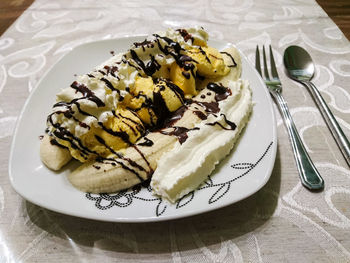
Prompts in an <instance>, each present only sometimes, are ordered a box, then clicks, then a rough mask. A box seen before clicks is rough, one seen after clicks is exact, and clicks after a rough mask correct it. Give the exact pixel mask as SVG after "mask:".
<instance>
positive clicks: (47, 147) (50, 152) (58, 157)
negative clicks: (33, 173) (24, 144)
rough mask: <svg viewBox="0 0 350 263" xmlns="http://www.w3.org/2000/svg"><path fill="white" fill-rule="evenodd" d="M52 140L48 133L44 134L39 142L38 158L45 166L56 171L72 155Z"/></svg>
mask: <svg viewBox="0 0 350 263" xmlns="http://www.w3.org/2000/svg"><path fill="white" fill-rule="evenodd" d="M53 142H54V141H52V138H51V137H50V136H49V135H47V134H45V135H44V137H43V138H42V140H41V143H40V158H41V160H42V161H43V163H44V164H45V165H46V166H47V167H49V168H50V169H52V170H54V171H58V170H59V169H61V168H62V167H63V166H64V165H65V164H66V163H68V162H69V161H70V160H71V159H72V156H71V155H70V153H69V150H68V149H67V148H63V147H62V146H58V145H56V144H54V143H53Z"/></svg>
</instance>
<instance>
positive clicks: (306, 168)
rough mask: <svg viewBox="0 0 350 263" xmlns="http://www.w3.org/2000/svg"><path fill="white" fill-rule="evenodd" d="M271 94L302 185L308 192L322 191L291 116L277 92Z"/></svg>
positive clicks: (315, 171)
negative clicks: (284, 125)
mask: <svg viewBox="0 0 350 263" xmlns="http://www.w3.org/2000/svg"><path fill="white" fill-rule="evenodd" d="M271 94H272V95H273V96H274V98H275V100H276V101H277V105H278V106H279V108H280V111H281V113H282V116H283V118H284V122H285V124H286V126H287V130H288V134H289V138H290V140H291V143H292V148H293V153H294V158H295V161H296V164H297V168H298V171H299V175H300V179H301V182H302V184H303V185H304V186H305V187H306V188H308V189H310V190H319V189H322V188H323V187H324V181H323V179H322V177H321V175H320V174H319V172H318V171H317V169H316V167H315V165H314V164H313V162H312V160H311V158H310V156H309V154H308V153H307V151H306V149H305V147H304V144H303V142H302V140H301V139H300V137H299V133H298V130H297V129H296V127H295V124H294V122H293V119H292V116H291V115H290V112H289V109H288V106H287V103H286V101H285V100H284V98H283V96H282V95H281V93H279V92H275V91H272V92H271Z"/></svg>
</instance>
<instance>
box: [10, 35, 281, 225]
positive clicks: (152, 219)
mask: <svg viewBox="0 0 350 263" xmlns="http://www.w3.org/2000/svg"><path fill="white" fill-rule="evenodd" d="M141 37H142V38H144V37H147V35H144V34H135V35H125V36H122V37H117V38H111V39H101V40H95V41H88V42H85V43H82V44H80V45H77V46H75V47H73V48H72V49H71V50H69V51H68V52H66V53H65V54H64V55H63V56H61V57H60V58H59V59H58V60H57V61H56V62H55V63H54V64H52V65H51V66H50V67H49V68H48V69H47V71H46V72H45V73H44V74H43V75H42V77H41V78H40V80H39V81H38V83H37V84H36V86H35V87H34V88H33V89H32V90H31V92H30V94H29V95H28V97H27V99H26V101H25V103H24V104H23V106H22V109H21V111H20V113H19V115H18V117H17V120H16V125H15V129H14V133H13V137H12V141H11V146H10V147H11V148H10V154H9V161H8V174H9V178H10V183H11V185H12V187H13V188H14V190H15V191H16V192H17V193H18V194H19V195H20V196H21V197H22V198H24V199H25V200H27V201H29V202H31V203H33V204H35V205H38V206H41V207H43V208H45V209H48V210H50V211H54V212H58V213H61V214H65V215H69V216H74V217H78V218H85V219H92V220H97V221H105V222H116V223H117V222H118V223H145V222H160V221H169V220H176V219H180V218H186V217H191V216H194V215H199V214H205V213H208V212H211V211H215V210H217V209H220V208H223V207H226V206H229V205H233V204H235V203H237V202H239V201H241V200H243V199H246V198H248V197H249V196H252V195H254V194H255V193H256V192H258V191H259V190H260V189H261V188H262V187H263V186H264V185H266V183H267V182H268V180H269V179H270V177H271V174H272V171H273V168H274V164H275V162H276V155H277V144H278V141H277V123H276V116H275V111H274V108H273V103H272V98H271V97H270V94H269V92H268V90H267V88H266V86H265V83H264V82H263V80H262V78H261V76H260V75H259V74H258V72H257V70H256V69H255V67H254V66H253V65H252V64H251V62H250V61H249V59H248V58H247V56H246V55H245V54H244V53H243V52H242V51H241V50H240V49H239V48H237V46H236V45H235V44H233V43H231V42H228V41H226V40H219V39H211V40H209V41H208V42H209V43H210V42H216V43H219V44H223V45H232V46H234V47H235V48H237V50H238V51H239V53H240V55H241V57H243V58H244V59H245V60H246V62H247V63H248V65H249V67H250V68H251V69H253V71H254V72H255V74H256V76H257V77H258V79H259V82H260V84H261V86H263V87H264V89H263V90H264V93H265V95H266V97H267V98H269V99H268V104H269V108H270V111H271V113H272V116H271V117H272V123H273V126H272V146H271V163H270V165H269V166H268V169H267V170H266V172H265V175H266V176H265V177H264V180H261V181H260V184H259V186H258V187H256V188H255V189H254V191H252V192H250V193H248V194H245V195H242V196H240V198H238V199H236V200H235V201H234V202H228V203H222V204H219V205H217V206H215V207H211V208H210V209H202V210H201V211H196V210H194V211H188V212H184V213H179V214H176V215H164V216H152V217H148V216H147V217H144V216H140V217H137V218H125V217H122V218H110V217H108V218H101V217H98V216H94V215H89V216H83V215H81V214H79V213H78V212H75V211H74V212H73V213H71V212H67V211H64V210H61V209H57V208H52V207H48V206H47V205H45V202H40V201H37V200H33V199H32V198H31V197H30V196H27V195H25V194H23V193H21V191H20V190H19V189H18V188H17V185H16V183H15V180H14V176H13V171H12V167H13V155H14V148H15V144H16V139H17V136H18V132H19V126H20V123H21V122H22V119H23V115H24V113H25V111H26V109H27V107H28V104H29V102H30V101H31V99H32V97H33V96H34V94H35V93H36V92H37V89H38V87H39V86H40V85H41V83H42V81H43V80H44V79H45V78H46V77H47V75H48V74H49V73H50V72H51V70H52V68H54V67H55V66H56V65H57V64H58V63H60V62H61V61H62V60H63V59H64V58H65V57H66V56H67V55H68V54H70V53H71V52H74V50H76V49H78V48H81V47H83V46H88V45H90V44H97V43H100V42H110V41H120V40H128V39H129V40H130V43H131V41H135V38H141ZM77 191H78V190H77Z"/></svg>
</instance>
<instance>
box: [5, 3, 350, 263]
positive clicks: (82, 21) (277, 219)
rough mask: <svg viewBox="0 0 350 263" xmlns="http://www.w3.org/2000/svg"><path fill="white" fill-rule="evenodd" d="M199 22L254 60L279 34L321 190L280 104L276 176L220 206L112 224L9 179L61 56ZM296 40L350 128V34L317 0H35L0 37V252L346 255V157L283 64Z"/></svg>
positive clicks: (28, 258)
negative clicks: (52, 207)
mask: <svg viewBox="0 0 350 263" xmlns="http://www.w3.org/2000/svg"><path fill="white" fill-rule="evenodd" d="M193 25H201V26H203V27H204V28H205V29H207V30H208V32H209V34H210V37H211V38H215V39H223V40H226V41H230V42H233V43H235V44H236V45H237V46H238V48H239V49H240V50H241V51H242V52H243V53H245V55H247V56H248V58H249V59H250V60H251V62H252V63H253V61H254V52H255V47H256V45H257V44H260V45H263V44H265V45H266V44H272V46H273V47H274V49H275V51H276V52H275V57H276V60H277V64H278V68H279V74H280V76H281V78H282V81H283V84H284V87H285V89H284V91H283V93H284V95H285V98H286V100H287V101H288V104H289V107H290V109H291V112H292V115H293V118H294V120H295V123H296V126H297V128H298V130H299V132H300V134H301V136H302V138H303V140H304V142H305V144H306V147H307V149H308V151H309V152H310V155H311V157H312V159H313V161H314V163H315V165H316V167H317V168H318V170H319V171H320V173H321V174H322V176H323V177H324V179H325V182H326V187H325V189H324V191H322V192H319V193H310V192H309V191H308V190H306V189H305V188H304V187H302V186H301V184H300V182H299V178H298V175H297V169H296V166H295V163H294V159H293V155H292V149H291V145H290V143H289V141H288V137H287V133H286V129H285V127H284V124H283V122H282V119H281V117H280V115H279V113H278V111H277V108H275V110H276V116H277V125H278V126H277V127H278V143H279V145H278V152H277V158H276V162H275V166H274V170H273V173H272V176H271V179H270V180H269V182H268V183H267V184H266V186H264V187H263V188H262V189H261V190H260V191H259V192H258V193H256V194H254V195H253V196H251V197H249V198H247V199H245V200H243V201H241V202H239V203H236V204H233V205H231V206H229V207H226V208H223V209H219V210H217V211H213V212H210V213H206V214H203V215H198V216H193V217H190V218H184V219H180V220H174V221H168V222H161V223H147V224H118V223H105V222H97V221H92V220H86V219H80V218H75V217H71V216H67V215H63V214H59V213H55V212H51V211H49V210H46V209H43V208H41V207H39V206H36V205H34V204H32V203H30V202H28V201H25V200H24V199H22V198H21V197H20V196H19V195H18V194H17V193H16V192H15V191H14V190H13V188H12V187H11V184H10V181H9V177H8V159H9V151H10V144H11V140H12V135H13V131H14V126H15V123H16V119H17V117H18V115H19V113H20V110H21V108H22V106H23V105H24V102H25V100H26V98H27V97H28V95H29V93H30V92H31V90H32V89H33V88H34V87H35V86H36V84H37V83H38V81H39V79H40V78H41V77H42V76H43V75H44V74H45V72H47V71H48V69H49V68H50V67H51V66H52V65H53V64H54V63H55V62H57V61H58V59H59V58H61V57H62V56H63V55H64V54H66V53H68V52H69V51H70V50H72V48H73V47H75V46H77V45H79V44H81V43H85V42H89V41H93V40H100V39H109V38H115V37H120V36H125V35H134V34H148V33H153V32H154V31H157V30H161V29H164V28H168V27H175V28H178V27H189V26H193ZM291 44H297V45H300V46H303V47H304V48H306V49H307V50H308V51H309V52H310V53H311V55H312V57H313V60H314V62H315V63H316V75H315V78H314V83H315V84H316V86H317V87H318V88H319V89H320V91H321V93H322V95H323V96H324V98H325V100H326V101H327V102H328V104H329V106H330V108H331V110H332V111H333V113H334V115H335V116H336V117H337V120H338V121H339V123H340V125H341V127H342V128H343V130H344V132H345V134H346V135H347V136H348V138H350V89H349V83H350V45H349V41H348V40H347V39H346V38H345V37H344V35H343V34H342V33H341V31H340V30H339V29H338V27H337V26H336V25H335V24H334V23H333V22H332V21H331V19H330V18H329V17H328V16H327V14H326V13H325V12H324V11H323V10H322V9H321V8H320V7H319V6H318V5H317V3H316V2H315V1H314V0H282V1H281V0H266V1H253V0H242V1H238V0H233V1H212V0H206V1H199V0H189V1H159V0H150V1H141V0H133V1H112V0H105V1H93V0H60V1H50V0H37V1H35V2H34V4H33V5H32V6H31V7H30V8H29V9H28V10H26V11H25V12H24V14H23V15H22V16H20V18H19V19H18V20H17V21H16V22H15V23H14V24H13V25H12V26H11V27H10V28H9V29H8V30H7V32H5V34H4V35H3V36H1V38H0V152H1V154H0V182H1V184H0V262H99V261H100V262H176V263H180V262H350V235H349V234H350V172H349V167H348V166H347V165H346V163H345V161H344V159H343V157H342V155H341V153H340V151H339V149H338V148H337V146H336V143H335V141H334V140H333V138H332V136H331V134H330V132H329V130H328V129H327V127H326V125H325V122H324V121H323V119H322V117H321V115H320V113H319V111H318V109H317V108H316V106H315V104H314V102H313V100H312V99H311V97H310V94H309V93H308V92H307V91H306V90H305V88H304V87H302V86H300V85H298V84H296V83H295V82H293V81H291V80H289V79H287V77H286V76H285V75H284V73H283V72H282V68H283V63H282V59H281V58H282V57H281V56H282V54H283V51H284V50H285V48H286V47H287V46H289V45H291ZM33 125H35V120H33ZM33 154H37V153H34V152H33ZM23 161H25V160H23ZM19 165H20V164H19ZM38 191H40V189H38Z"/></svg>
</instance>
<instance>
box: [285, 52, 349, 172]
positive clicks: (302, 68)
mask: <svg viewBox="0 0 350 263" xmlns="http://www.w3.org/2000/svg"><path fill="white" fill-rule="evenodd" d="M283 61H284V66H285V67H286V70H287V74H288V76H289V77H290V78H292V79H293V80H296V81H298V82H300V83H302V84H303V85H304V86H306V87H307V88H308V90H309V91H310V93H311V95H312V96H313V98H314V100H315V102H316V105H317V106H318V108H319V110H320V112H321V114H322V116H323V118H324V120H325V121H326V123H327V125H328V128H329V129H330V131H331V133H332V135H333V137H334V139H335V141H336V142H337V144H338V146H339V148H340V150H341V152H342V154H343V156H344V158H345V160H346V162H347V163H348V165H349V166H350V143H349V141H348V139H347V138H346V136H345V134H344V132H343V131H342V129H341V128H340V126H339V124H338V122H337V120H336V119H335V118H334V116H333V114H332V112H331V110H330V109H329V108H328V106H327V103H326V102H325V100H324V99H323V97H322V95H321V93H320V92H319V91H318V89H317V88H316V87H315V85H314V84H313V83H312V82H311V79H312V77H313V76H314V73H315V66H314V63H313V62H312V59H311V56H310V55H309V53H307V51H306V50H305V49H303V48H301V47H298V46H290V47H288V48H287V49H286V50H285V51H284V56H283Z"/></svg>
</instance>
